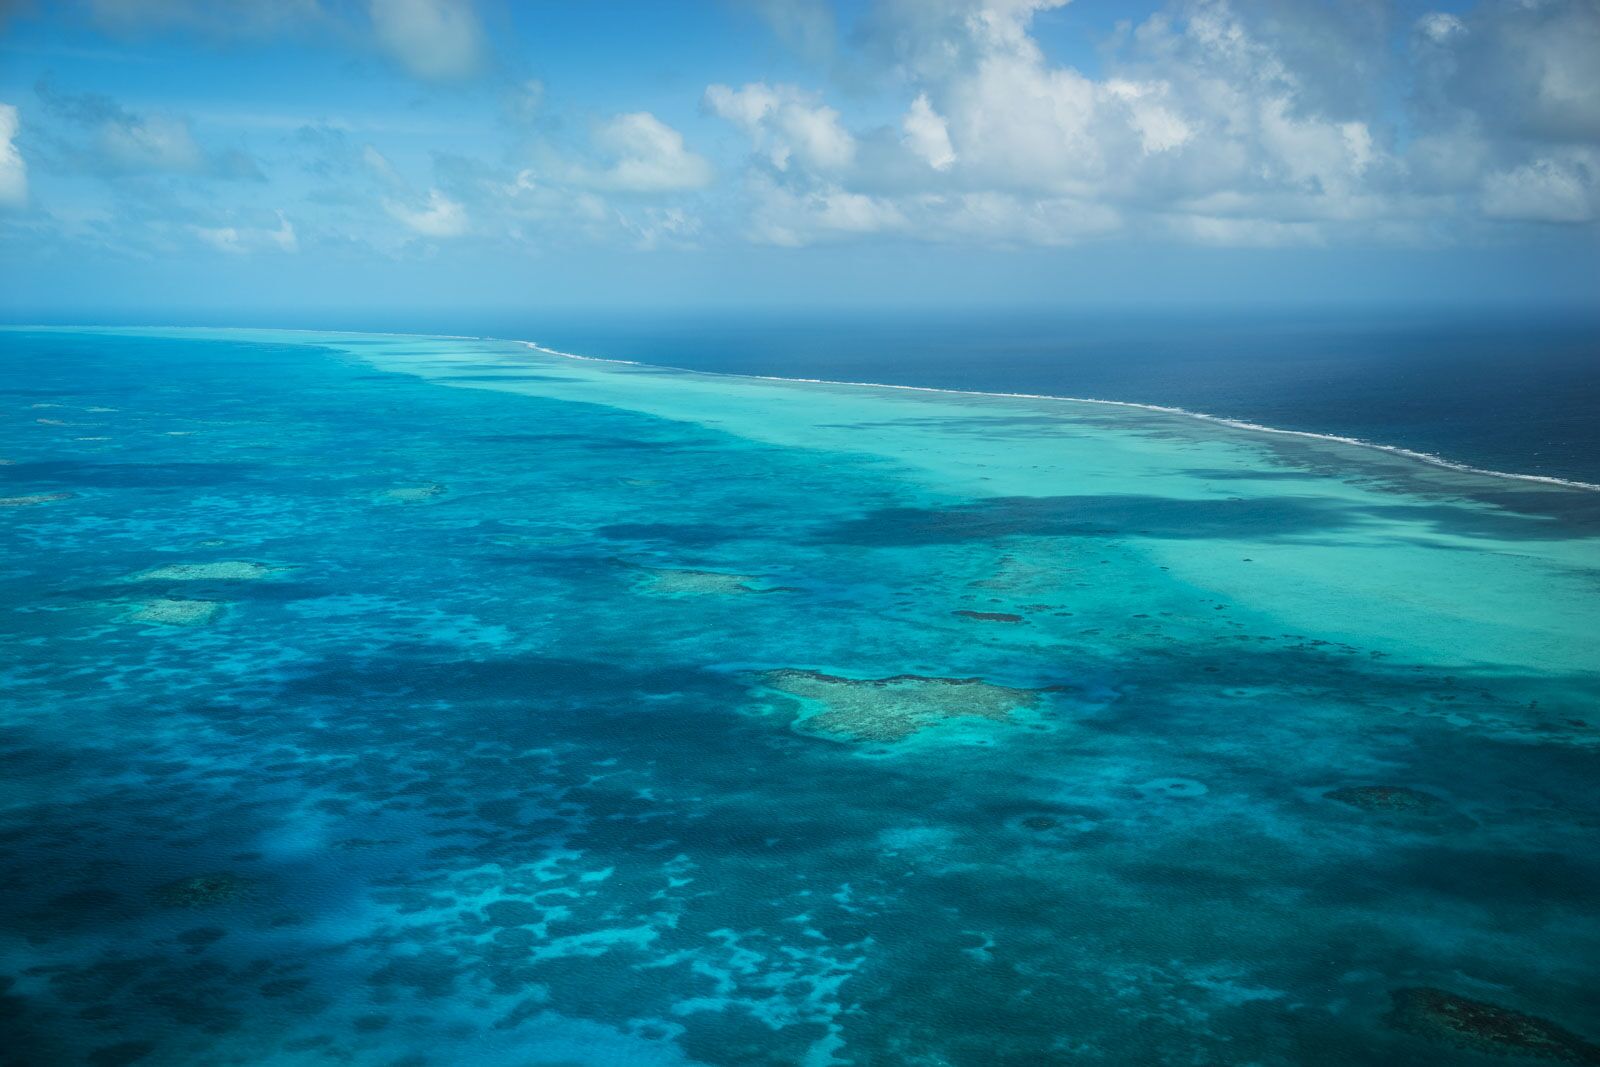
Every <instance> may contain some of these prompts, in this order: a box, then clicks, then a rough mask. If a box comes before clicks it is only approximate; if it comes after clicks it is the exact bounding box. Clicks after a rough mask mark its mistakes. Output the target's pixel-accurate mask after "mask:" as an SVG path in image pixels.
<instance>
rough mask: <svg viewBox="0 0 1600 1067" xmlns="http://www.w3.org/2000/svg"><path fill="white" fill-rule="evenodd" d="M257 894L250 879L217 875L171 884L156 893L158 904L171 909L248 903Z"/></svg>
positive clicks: (207, 875)
mask: <svg viewBox="0 0 1600 1067" xmlns="http://www.w3.org/2000/svg"><path fill="white" fill-rule="evenodd" d="M254 890H255V884H254V883H253V882H251V881H250V880H249V879H248V878H244V877H241V876H240V875H237V874H231V873H229V872H227V871H217V872H213V873H211V874H197V875H195V876H194V877H192V878H180V879H178V880H177V881H175V882H168V883H167V884H166V885H163V886H160V887H159V888H157V889H156V900H157V901H159V902H160V903H161V904H162V905H163V906H164V907H168V908H204V907H207V906H209V905H212V904H231V903H233V902H234V901H237V900H244V899H246V898H247V897H249V896H251V895H252V893H253V892H254Z"/></svg>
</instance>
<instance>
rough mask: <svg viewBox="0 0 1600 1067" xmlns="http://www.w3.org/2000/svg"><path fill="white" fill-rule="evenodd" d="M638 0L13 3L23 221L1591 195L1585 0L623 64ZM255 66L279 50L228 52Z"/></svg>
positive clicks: (1403, 243)
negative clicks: (54, 6) (552, 8)
mask: <svg viewBox="0 0 1600 1067" xmlns="http://www.w3.org/2000/svg"><path fill="white" fill-rule="evenodd" d="M619 8H621V9H628V10H631V11H634V12H636V13H638V14H639V19H638V21H639V25H637V26H635V27H632V28H631V29H630V27H629V26H628V24H627V23H628V19H626V18H618V17H617V15H618V14H619V11H611V12H608V14H609V15H610V17H611V19H610V20H611V22H613V23H615V25H616V27H617V28H616V29H615V30H614V31H607V33H606V34H601V35H596V34H595V33H593V32H586V31H587V29H588V28H587V27H583V26H578V25H576V24H575V23H574V16H571V15H569V16H568V17H567V18H566V20H565V21H562V20H559V19H550V20H542V19H541V17H540V15H538V14H536V13H533V12H532V9H519V8H504V7H495V6H493V5H487V6H479V5H475V4H473V3H470V2H467V0H368V2H363V3H354V2H349V3H342V2H336V0H263V2H262V3H259V4H252V5H249V6H248V8H247V9H246V11H245V12H244V13H243V14H241V15H240V16H239V17H237V18H234V17H226V18H225V17H223V16H222V15H221V14H219V9H217V8H216V7H215V6H213V5H209V4H202V3H198V2H195V0H85V2H83V3H79V4H77V5H70V6H67V7H64V8H62V9H61V10H59V11H51V12H48V13H35V14H33V15H32V16H30V15H29V13H28V12H27V11H26V10H23V11H21V12H19V13H14V14H12V15H11V17H10V20H9V21H8V22H7V23H6V24H4V27H3V32H4V33H5V39H4V41H3V43H0V46H3V47H4V48H5V49H6V51H7V53H8V61H7V68H8V71H9V76H8V77H7V78H6V79H4V80H0V228H3V230H4V233H5V239H6V240H7V242H10V243H16V242H25V243H26V244H28V245H29V246H31V247H33V248H37V249H54V250H56V253H57V254H59V255H72V254H76V253H82V252H85V251H89V250H92V251H93V252H94V253H95V254H115V255H119V256H125V257H131V258H135V259H137V258H140V257H145V258H159V257H169V256H173V255H177V254H182V253H184V252H185V251H186V250H194V251H204V250H210V251H212V252H216V253H220V254H226V255H229V256H234V257H237V256H241V255H243V256H307V255H318V254H323V255H333V256H339V257H345V258H346V259H351V258H359V257H360V256H363V255H365V256H371V257H376V258H379V259H390V260H392V259H397V258H401V259H403V258H408V257H409V258H413V259H415V258H426V257H429V256H434V255H438V254H439V253H440V250H441V249H449V248H451V247H455V248H458V249H459V248H461V247H473V248H478V249H493V250H494V251H495V254H497V255H508V256H514V255H516V254H518V253H526V254H529V255H531V256H548V255H550V254H552V253H556V252H560V251H561V250H564V249H588V250H593V249H596V248H602V249H611V250H615V251H616V252H618V253H622V252H641V253H643V252H649V251H652V250H661V249H676V250H696V249H698V250H709V251H712V252H714V251H715V250H718V249H729V248H737V247H740V246H750V245H756V246H768V247H774V248H794V247H802V246H814V245H872V246H883V245H888V244H895V245H912V246H915V245H924V246H926V245H937V246H946V247H957V248H960V247H976V248H983V249H987V250H993V249H997V248H998V249H1004V248H1019V249H1025V248H1045V249H1048V248H1063V247H1076V246H1085V245H1099V246H1105V245H1108V244H1116V243H1137V244H1139V245H1141V246H1155V247H1159V246H1163V245H1165V246H1171V247H1190V248H1205V247H1218V248H1263V247H1265V248H1277V247H1290V248H1293V247H1337V246H1359V247H1390V248H1418V247H1433V248H1438V247H1448V246H1452V245H1462V244H1466V245H1474V244H1476V245H1482V244H1485V243H1490V244H1493V243H1497V242H1498V243H1506V242H1511V243H1525V244H1538V243H1540V242H1547V241H1550V240H1552V239H1555V240H1570V239H1571V238H1570V236H1568V237H1561V236H1557V237H1554V238H1552V236H1551V235H1552V234H1557V235H1560V234H1567V235H1572V234H1577V235H1581V236H1579V237H1578V239H1579V240H1582V241H1592V240H1593V237H1594V235H1595V233H1596V230H1597V219H1600V64H1596V63H1595V62H1594V61H1593V59H1594V57H1595V56H1596V55H1600V4H1597V3H1596V2H1594V0H1481V2H1479V3H1476V4H1473V5H1470V6H1466V7H1461V6H1454V7H1452V9H1451V10H1430V9H1428V8H1426V7H1417V8H1414V9H1412V8H1407V7H1405V6H1403V5H1397V4H1391V3H1385V2H1380V0H1352V2H1351V3H1348V4H1339V5H1328V4H1324V3H1318V2H1315V0H1170V2H1167V3H1162V4H1152V5H1151V6H1150V7H1149V8H1148V9H1147V10H1143V11H1141V12H1140V13H1139V14H1138V17H1135V18H1127V19H1122V20H1118V21H1113V22H1109V23H1108V22H1105V21H1104V17H1103V16H1104V12H1103V11H1101V12H1100V16H1099V17H1100V21H1098V22H1096V21H1094V20H1093V19H1091V18H1090V17H1089V16H1090V14H1091V12H1090V11H1089V10H1088V8H1089V5H1086V4H1084V3H1082V2H1081V0H1080V4H1079V5H1075V6H1070V7H1069V5H1068V3H1067V0H870V2H867V3H864V4H859V5H852V4H846V5H842V6H839V7H836V6H834V5H832V4H828V3H824V2H821V0H792V2H784V0H747V2H746V3H745V4H743V5H742V6H741V7H739V8H737V9H733V10H730V9H727V8H708V9H706V10H705V11H700V12H697V13H696V15H695V17H696V18H698V19H700V20H702V22H704V23H706V25H708V26H709V27H710V28H711V29H712V30H715V31H717V32H718V33H723V34H724V35H723V36H721V37H717V36H712V37H710V38H709V39H708V40H709V43H707V44H705V45H704V46H703V47H702V46H697V50H696V52H695V54H694V55H693V56H692V57H691V58H685V59H684V60H683V62H682V63H679V64H676V65H675V67H674V64H672V63H671V62H668V67H669V68H674V69H666V70H665V72H664V70H663V69H657V67H648V66H647V65H638V66H637V67H636V68H635V67H631V66H630V64H632V63H634V61H635V60H640V61H641V64H642V60H643V59H644V58H645V57H653V58H650V62H652V63H657V64H658V66H659V62H658V61H661V60H662V56H663V54H664V53H665V54H667V55H668V56H670V52H671V49H672V45H671V44H670V43H668V44H660V43H659V38H660V37H661V36H662V35H663V34H668V33H671V32H672V31H673V27H672V26H671V24H670V22H667V21H662V20H664V19H666V20H670V19H671V18H672V16H671V15H670V14H669V15H665V16H663V15H662V14H661V12H660V9H657V10H656V12H655V14H654V15H652V14H650V13H649V9H648V8H632V7H630V6H629V5H619ZM540 10H541V12H542V11H543V9H540ZM620 13H625V12H620ZM652 18H653V19H655V20H656V21H655V22H654V23H652V22H651V19H652ZM1075 20H1076V21H1075ZM721 23H726V26H725V27H724V26H723V25H721ZM696 32H697V33H699V32H700V31H699V30H698V29H697V30H696ZM700 36H701V37H706V34H704V33H700ZM756 37H759V38H760V39H761V40H763V41H764V42H765V44H764V47H765V48H766V49H767V50H768V52H767V54H765V55H760V56H752V45H751V41H752V40H753V39H755V38H756ZM585 49H588V50H592V51H593V52H594V53H595V54H594V55H593V57H592V59H593V62H592V64H591V67H592V68H593V69H594V70H600V71H603V72H604V73H597V74H589V73H586V72H584V71H583V69H582V68H580V67H577V66H576V65H575V63H576V61H577V60H579V59H581V58H583V57H582V53H583V51H584V50H585ZM563 50H569V51H572V52H574V53H577V54H575V55H572V56H567V57H563V55H562V52H563ZM569 60H570V61H569ZM234 64H241V65H245V67H246V68H247V69H248V70H250V71H254V72H257V73H258V74H260V72H264V71H270V70H273V69H276V70H279V71H280V72H281V75H282V80H281V81H273V80H271V79H269V78H267V77H266V76H265V75H264V74H262V75H261V76H259V77H255V78H251V79H248V81H247V83H243V84H240V85H238V86H235V85H232V84H224V85H219V84H218V83H217V81H216V79H217V75H218V72H219V71H220V70H228V69H229V67H230V65H234ZM157 66H159V68H160V74H161V76H162V77H163V78H164V79H165V81H164V82H163V83H161V84H170V85H171V86H173V88H171V89H158V87H157V85H158V83H157V81H156V80H155V71H154V70H153V69H152V68H153V67H157ZM676 68H686V69H676ZM634 69H636V70H637V73H635V74H632V75H630V74H629V71H630V70H634ZM24 79H26V80H24ZM217 90H221V91H220V92H219V91H217Z"/></svg>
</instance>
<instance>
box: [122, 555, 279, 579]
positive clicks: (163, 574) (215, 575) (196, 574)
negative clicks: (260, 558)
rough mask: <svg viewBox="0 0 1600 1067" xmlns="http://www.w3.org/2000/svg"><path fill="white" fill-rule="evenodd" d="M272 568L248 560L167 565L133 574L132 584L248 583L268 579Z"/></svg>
mask: <svg viewBox="0 0 1600 1067" xmlns="http://www.w3.org/2000/svg"><path fill="white" fill-rule="evenodd" d="M273 570H274V568H272V567H269V566H267V564H265V563H255V562H252V561H250V560H242V559H225V560H217V561H215V562H212V563H168V564H165V565H163V566H160V567H152V568H151V569H150V570H147V571H142V572H140V573H138V574H135V575H134V576H133V577H132V578H130V579H129V581H134V582H249V581H255V580H258V579H261V578H266V577H269V576H270V575H271V574H272V572H273Z"/></svg>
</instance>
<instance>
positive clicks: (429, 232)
mask: <svg viewBox="0 0 1600 1067" xmlns="http://www.w3.org/2000/svg"><path fill="white" fill-rule="evenodd" d="M384 209H385V210H386V211H388V212H389V214H390V215H392V216H393V217H394V218H395V219H397V220H398V221H399V222H400V223H402V224H403V225H405V226H406V227H407V228H408V229H411V230H414V231H416V232H417V233H419V234H421V235H422V236H424V237H460V236H461V235H462V234H464V233H466V232H467V227H468V221H467V209H466V207H465V206H464V205H462V204H461V203H460V202H458V201H455V200H452V199H450V198H449V197H448V196H446V195H444V193H442V192H440V191H439V190H438V189H430V190H428V198H427V200H426V202H425V203H422V204H409V203H404V202H402V201H398V200H385V201H384Z"/></svg>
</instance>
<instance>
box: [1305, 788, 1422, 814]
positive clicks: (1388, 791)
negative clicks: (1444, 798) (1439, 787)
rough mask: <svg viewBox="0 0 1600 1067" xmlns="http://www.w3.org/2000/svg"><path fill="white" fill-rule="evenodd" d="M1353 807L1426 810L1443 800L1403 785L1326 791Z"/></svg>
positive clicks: (1327, 795)
mask: <svg viewBox="0 0 1600 1067" xmlns="http://www.w3.org/2000/svg"><path fill="white" fill-rule="evenodd" d="M1323 796H1325V797H1327V798H1328V799H1329V800H1337V801H1338V802H1339V803H1341V804H1348V805H1350V806H1351V807H1352V808H1360V809H1361V810H1362V811H1376V812H1426V811H1433V810H1435V809H1437V808H1438V807H1439V806H1440V804H1441V801H1440V800H1439V798H1438V797H1436V796H1434V795H1433V794H1432V793H1424V792H1422V791H1421V790H1419V789H1408V788H1406V787H1405V786H1403V785H1351V786H1345V787H1344V788H1343V789H1334V790H1332V791H1330V792H1327V793H1324V794H1323Z"/></svg>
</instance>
